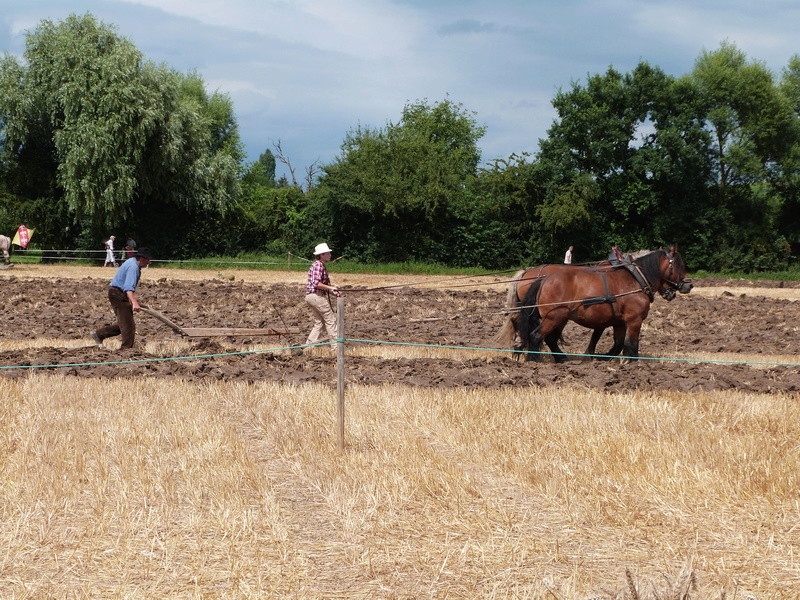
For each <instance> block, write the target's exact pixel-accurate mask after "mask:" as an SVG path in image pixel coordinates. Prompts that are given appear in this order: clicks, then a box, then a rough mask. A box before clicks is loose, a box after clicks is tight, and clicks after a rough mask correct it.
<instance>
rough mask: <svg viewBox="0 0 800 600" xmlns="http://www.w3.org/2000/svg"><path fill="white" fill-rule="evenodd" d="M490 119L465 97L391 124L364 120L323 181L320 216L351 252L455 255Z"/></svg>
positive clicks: (417, 108) (368, 256)
mask: <svg viewBox="0 0 800 600" xmlns="http://www.w3.org/2000/svg"><path fill="white" fill-rule="evenodd" d="M484 131H485V129H484V127H483V126H480V125H478V124H477V122H476V121H475V118H474V116H473V115H472V114H471V113H469V112H468V111H466V110H465V109H464V108H463V107H462V106H461V105H458V104H454V103H453V102H451V101H450V100H444V101H442V102H439V103H437V104H434V105H430V104H428V103H427V102H424V101H420V102H416V103H413V104H409V105H407V106H406V107H405V108H404V109H403V113H402V118H401V120H400V122H398V123H396V124H395V123H389V124H388V125H387V126H386V128H385V129H380V130H373V129H370V128H365V127H360V126H359V127H357V128H356V129H355V130H353V131H351V132H350V133H348V135H347V136H346V138H345V140H344V143H343V144H342V154H341V156H340V157H339V158H338V159H337V161H336V162H334V163H333V164H332V165H329V166H327V167H325V169H324V174H323V176H322V177H321V179H320V182H319V184H318V186H317V188H316V189H315V197H316V202H317V203H318V206H317V209H318V210H317V211H316V214H317V217H319V218H320V219H321V220H322V221H324V222H329V223H331V231H330V236H329V239H332V240H333V241H334V242H335V243H336V244H337V246H338V247H340V248H342V249H343V250H345V251H346V252H347V254H348V256H350V257H351V258H360V259H363V260H394V259H409V258H411V259H433V260H437V259H439V258H442V259H447V258H449V257H450V255H451V251H450V250H449V248H450V245H449V224H450V220H451V218H452V216H451V215H452V213H453V211H454V210H456V209H457V207H459V205H461V204H462V203H464V202H467V201H468V196H467V193H466V188H467V186H468V185H469V183H470V181H471V180H472V179H473V178H474V177H475V176H476V171H477V165H478V161H479V160H480V153H479V151H478V148H477V141H478V140H479V139H480V138H481V137H482V136H483V134H484Z"/></svg>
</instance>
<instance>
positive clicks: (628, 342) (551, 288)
mask: <svg viewBox="0 0 800 600" xmlns="http://www.w3.org/2000/svg"><path fill="white" fill-rule="evenodd" d="M691 290H692V281H691V279H689V278H687V277H686V265H685V263H684V262H683V258H682V257H681V255H680V254H679V253H678V249H677V246H675V245H673V246H671V247H670V248H669V250H656V251H654V252H649V253H647V254H644V255H643V256H640V257H638V258H634V259H631V260H630V262H626V263H623V264H622V265H619V266H614V267H608V266H598V267H595V268H577V269H574V268H571V269H564V268H561V269H554V270H553V272H552V273H550V274H549V275H546V276H544V277H542V278H539V279H536V280H535V281H533V282H532V283H531V284H530V286H529V287H528V291H527V292H526V294H525V298H524V300H523V301H522V302H523V307H522V309H521V310H520V312H519V315H518V316H517V318H516V322H515V326H516V331H517V334H518V336H519V338H520V342H521V348H520V350H533V351H537V352H538V350H539V348H540V347H541V344H542V342H545V343H547V345H548V347H549V348H550V350H551V352H553V354H554V359H555V360H556V362H562V361H563V360H566V357H564V356H563V352H562V350H561V349H560V348H559V347H558V340H559V338H560V336H561V332H562V331H563V330H564V327H565V326H566V324H567V322H568V321H574V322H575V323H578V324H579V325H582V326H583V327H587V328H589V329H592V330H594V334H593V336H592V337H593V338H594V337H595V335H597V338H598V339H599V333H602V331H603V330H604V329H605V328H606V327H612V328H613V329H614V346H613V347H612V349H611V351H610V352H609V353H608V354H609V355H611V356H616V355H617V354H619V353H620V352H623V354H624V355H625V356H627V357H632V358H635V357H637V356H638V355H639V334H640V331H641V327H642V322H643V321H644V319H645V318H646V317H647V314H648V313H649V311H650V304H651V303H652V301H653V299H654V295H655V294H656V293H660V294H661V295H662V296H663V297H664V298H665V299H667V300H672V299H673V298H674V297H675V294H676V292H680V293H682V294H688V293H689V292H690V291H691ZM509 294H510V292H509ZM504 330H507V328H506V327H504ZM598 331H599V333H598ZM506 337H507V338H508V334H506ZM594 343H596V340H594ZM539 359H540V356H539V355H538V354H527V355H526V360H539Z"/></svg>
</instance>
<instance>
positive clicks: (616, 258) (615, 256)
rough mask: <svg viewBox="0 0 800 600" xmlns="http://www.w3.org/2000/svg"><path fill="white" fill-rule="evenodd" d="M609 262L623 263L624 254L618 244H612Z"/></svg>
mask: <svg viewBox="0 0 800 600" xmlns="http://www.w3.org/2000/svg"><path fill="white" fill-rule="evenodd" d="M608 262H610V263H611V264H612V265H619V264H622V254H620V252H619V250H617V245H616V244H611V252H609V253H608Z"/></svg>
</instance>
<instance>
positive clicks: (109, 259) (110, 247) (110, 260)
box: [103, 235, 117, 267]
mask: <svg viewBox="0 0 800 600" xmlns="http://www.w3.org/2000/svg"><path fill="white" fill-rule="evenodd" d="M115 239H117V238H115V237H114V236H113V235H112V236H111V237H109V238H108V239H107V240H106V241H105V246H106V262H104V263H103V266H104V267H107V266H108V265H113V266H115V267H116V266H117V259H116V258H114V240H115Z"/></svg>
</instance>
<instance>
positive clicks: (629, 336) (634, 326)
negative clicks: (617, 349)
mask: <svg viewBox="0 0 800 600" xmlns="http://www.w3.org/2000/svg"><path fill="white" fill-rule="evenodd" d="M641 331H642V319H636V320H634V321H631V322H630V323H628V326H627V329H626V331H625V342H624V345H623V351H622V354H623V355H624V356H626V357H630V358H636V357H637V356H639V335H640V333H641Z"/></svg>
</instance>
